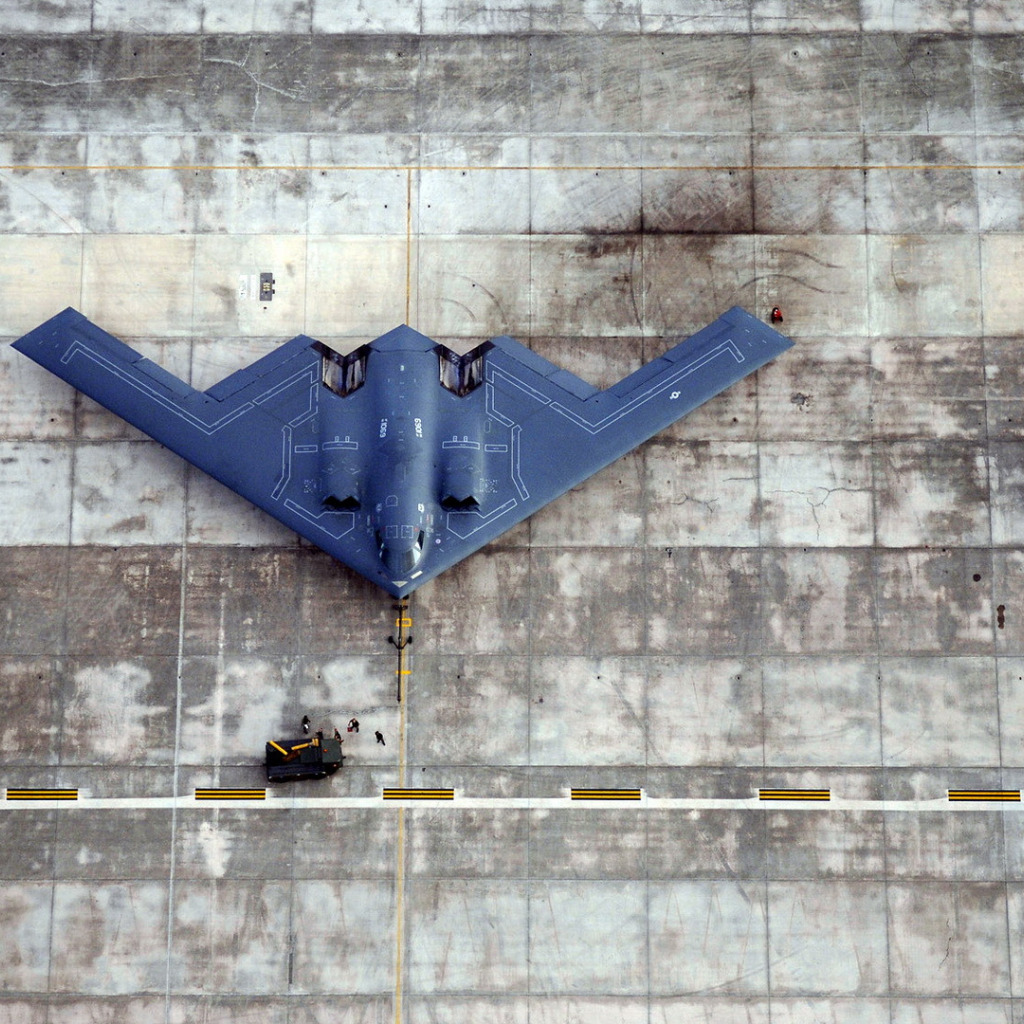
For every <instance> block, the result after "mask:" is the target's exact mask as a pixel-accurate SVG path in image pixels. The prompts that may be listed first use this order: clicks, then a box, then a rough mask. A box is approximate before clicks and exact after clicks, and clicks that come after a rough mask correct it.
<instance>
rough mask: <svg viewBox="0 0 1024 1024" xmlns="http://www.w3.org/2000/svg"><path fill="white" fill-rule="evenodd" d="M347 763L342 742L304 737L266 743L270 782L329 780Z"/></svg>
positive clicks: (317, 737) (318, 736)
mask: <svg viewBox="0 0 1024 1024" xmlns="http://www.w3.org/2000/svg"><path fill="white" fill-rule="evenodd" d="M344 760H345V758H344V756H343V755H342V753H341V740H336V739H331V738H327V739H325V738H324V737H323V736H321V735H320V734H319V733H318V734H317V735H316V736H304V737H303V738H302V739H301V740H268V741H267V781H268V782H297V781H298V780H299V779H326V778H327V776H328V775H333V774H334V773H335V772H336V771H337V770H338V769H339V768H340V767H341V765H342V762H343V761H344Z"/></svg>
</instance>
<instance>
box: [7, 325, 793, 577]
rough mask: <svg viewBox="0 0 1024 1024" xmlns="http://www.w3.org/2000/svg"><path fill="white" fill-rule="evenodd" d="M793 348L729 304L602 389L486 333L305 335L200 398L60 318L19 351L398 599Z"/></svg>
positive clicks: (119, 346)
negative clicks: (459, 350)
mask: <svg viewBox="0 0 1024 1024" xmlns="http://www.w3.org/2000/svg"><path fill="white" fill-rule="evenodd" d="M791 345H792V342H791V341H790V340H789V339H788V338H785V337H783V336H782V335H781V334H779V333H778V332H776V331H774V330H772V329H771V328H770V327H767V326H766V325H765V324H763V323H761V321H759V320H757V319H755V318H754V317H752V316H751V315H750V314H749V313H746V312H744V311H743V310H742V309H740V308H739V307H734V308H733V309H731V310H729V311H728V312H727V313H725V314H723V315H722V316H720V317H719V318H718V319H717V320H715V321H714V323H712V324H709V325H708V326H707V327H705V328H704V329H703V330H701V331H699V332H698V333H697V334H695V335H693V337H691V338H687V339H686V340H685V341H683V342H680V343H679V344H678V345H676V346H675V347H674V348H671V349H670V350H669V351H668V352H666V353H665V355H663V356H661V357H660V358H659V359H655V360H653V361H652V362H650V363H648V364H647V365H645V366H642V367H641V368H640V369H639V370H637V371H636V372H635V373H633V374H631V375H630V376H628V377H626V378H624V379H623V380H621V381H619V383H618V384H615V385H613V386H612V387H611V388H608V389H607V390H605V391H598V390H597V389H596V388H593V387H591V386H590V385H589V384H587V383H586V382H585V381H582V380H580V378H579V377H576V376H574V375H573V374H571V373H569V372H568V371H567V370H562V369H559V368H558V367H557V366H555V365H553V364H552V363H550V362H548V361H547V360H546V359H543V358H542V357H541V356H538V355H537V354H536V353H534V352H531V351H530V350H529V349H528V348H526V347H525V346H523V345H520V344H519V343H518V342H517V341H514V340H513V339H512V338H506V337H502V338H494V339H492V340H491V341H489V342H486V343H484V344H483V345H481V346H480V347H479V348H477V349H475V350H474V351H473V352H471V353H468V354H467V355H465V356H462V357H459V356H457V355H455V354H454V353H453V352H451V351H450V350H448V349H446V348H445V347H443V346H441V345H437V344H436V343H435V342H433V341H431V339H430V338H427V337H426V336H424V335H422V334H419V333H418V332H417V331H414V330H412V328H410V327H404V326H403V327H396V328H395V329H394V330H393V331H390V332H389V333H387V334H385V335H383V336H382V337H380V338H378V339H377V340H376V341H373V342H371V343H370V344H369V345H365V346H363V348H361V349H359V350H358V351H357V352H354V353H352V354H351V355H348V356H345V357H342V356H339V355H338V354H336V353H334V352H332V351H331V350H330V349H328V348H327V347H326V346H324V345H321V344H320V343H319V342H316V341H314V340H313V339H312V338H307V337H305V336H304V335H300V336H299V337H297V338H293V339H292V340H291V341H289V342H286V343H285V344H284V345H282V346H281V347H280V348H278V349H277V350H276V351H274V352H271V353H270V354H269V355H267V356H265V357H264V358H262V359H260V360H258V361H257V362H255V363H253V364H252V365H251V366H248V367H246V368H245V369H243V370H239V371H238V372H237V373H234V374H232V375H231V376H229V377H227V378H225V379H224V380H222V381H221V382H220V383H219V384H215V385H214V386H213V387H212V388H210V389H209V390H207V391H196V390H195V389H194V388H191V387H189V386H188V385H187V384H185V383H184V382H182V381H180V380H179V379H178V378H177V377H174V376H173V375H172V374H170V373H168V372H167V371H166V370H163V369H162V368H161V367H159V366H157V365H156V364H155V363H153V362H151V361H150V360H148V359H144V358H143V357H142V356H141V355H140V354H139V353H138V352H136V351H135V350H134V349H132V348H130V347H129V346H128V345H125V344H124V343H123V342H121V341H118V340H117V338H115V337H113V336H112V335H110V334H107V333H106V332H105V331H103V330H101V329H100V328H99V327H97V326H96V325H95V324H93V323H91V322H90V321H89V320H87V319H86V318H85V317H84V316H82V314H81V313H78V312H76V311H75V310H73V309H66V310H64V311H63V312H62V313H58V314H57V316H55V317H53V318H52V319H51V320H48V321H47V322H46V323H44V324H42V325H41V326H40V327H37V328H36V329H35V330H34V331H30V332H29V333H28V334H26V335H25V336H24V337H23V338H21V339H19V340H18V341H17V342H15V344H14V347H15V348H16V349H17V350H18V351H19V352H22V353H23V354H25V355H27V356H28V357H29V358H31V359H34V360H35V361H36V362H37V363H39V364H40V365H41V366H44V367H46V369H48V370H50V371H52V372H53V373H55V374H56V375H57V376H58V377H61V378H62V379H63V380H65V381H67V382H68V383H69V384H71V385H73V386H74V387H76V388H78V389H79V390H80V391H83V392H84V393H85V394H87V395H89V396H90V397H91V398H93V399H95V400H96V401H97V402H99V403H100V404H101V405H104V406H106V408H108V409H110V410H111V411H112V412H114V413H116V414H117V415H118V416H120V417H122V418H123V419H125V420H127V421H128V422H129V423H131V424H133V425H134V426H136V427H138V428H139V429H140V430H142V431H144V432H145V433H147V434H149V436H150V437H152V438H154V439H155V440H157V441H159V442H160V443H161V444H163V445H165V446H166V447H168V448H170V449H171V450H172V451H174V452H177V453H178V454H179V455H180V456H181V457H182V458H184V459H187V460H188V461H189V462H191V463H193V465H196V466H198V467H199V468H200V469H202V470H204V471H205V472H207V473H209V474H210V475H211V476H213V477H215V478H216V479H217V480H220V481H221V482H222V483H224V484H226V485H227V486H228V487H230V488H231V489H232V490H233V491H236V492H237V493H239V494H241V495H242V496H243V497H245V498H247V499H248V500H249V501H251V502H253V503H254V504H256V505H258V506H259V507H260V508H262V509H264V510H266V511H267V512H269V513H270V515H272V516H274V518H275V519H278V520H280V521H281V522H282V523H284V524H285V525H286V526H289V527H290V528H291V529H293V530H295V531H296V533H299V534H301V535H302V536H303V537H305V538H306V539H307V540H310V541H312V542H313V543H314V544H316V545H317V546H318V547H320V548H323V550H324V551H326V552H328V553H329V554H331V555H333V556H334V557H335V558H337V559H338V560H339V561H341V562H344V563H345V564H346V565H348V566H350V567H351V568H353V569H355V570H356V572H358V573H361V574H362V575H363V576H365V577H366V578H367V579H369V580H372V581H373V582H374V583H377V584H379V585H380V586H381V587H383V588H384V589H385V590H387V591H388V592H389V593H391V594H394V595H395V596H396V597H402V596H404V595H405V594H408V593H409V592H410V591H412V590H415V589H416V588H417V587H418V586H420V585H422V584H423V583H425V582H426V581H427V580H429V579H432V578H433V577H434V576H436V575H437V574H438V573H439V572H443V571H444V570H445V569H447V568H448V567H449V566H452V565H454V564H455V563H456V562H458V561H461V560H462V559H463V558H465V557H466V556H467V555H470V554H472V553H473V552H474V551H476V550H478V549H479V548H481V547H483V546H484V545H485V544H486V543H488V541H491V540H493V539H494V538H495V537H497V536H498V535H499V534H502V533H504V532H505V531H506V530H508V529H510V528H511V527H512V526H514V525H515V524H516V523H518V522H520V521H521V520H523V519H525V518H526V517H527V516H529V515H532V514H533V513H534V512H536V511H537V510H538V509H539V508H541V507H543V506H544V505H546V504H547V503H548V502H549V501H552V500H554V499H555V498H557V497H558V496H559V495H560V494H564V493H565V492H566V491H567V490H569V489H570V488H571V487H574V486H575V485H577V484H578V483H580V482H581V481H583V480H585V479H586V478H587V477H589V476H591V475H592V474H593V473H596V472H597V471H598V470H600V469H602V468H603V467H605V466H607V465H608V464H609V463H610V462H612V461H614V460H615V459H617V458H618V457H619V456H621V455H624V454H625V453H626V452H628V451H630V450H631V449H633V448H635V447H636V446H637V445H638V444H640V443H641V442H642V441H645V440H647V439H648V438H649V437H651V436H652V435H653V434H656V433H657V432H658V431H659V430H662V429H664V428H665V427H667V426H669V425H670V424H672V423H674V422H675V421H676V420H678V419H679V418H680V417H682V416H685V415H686V413H688V412H690V410H692V409H694V408H696V407H697V406H698V405H700V404H701V403H703V402H706V401H707V400H708V399H709V398H712V397H713V396H714V395H716V394H718V393H719V392H720V391H722V390H724V389H725V388H727V387H729V385H730V384H734V383H735V382H736V381H738V380H740V379H742V378H743V377H745V376H747V374H750V373H753V372H754V371H755V370H756V369H757V368H758V367H760V366H763V365H764V364H765V363H766V362H768V361H769V360H770V359H773V358H774V357H775V356H777V355H779V354H780V353H781V352H783V351H785V349H787V348H789V347H790V346H791Z"/></svg>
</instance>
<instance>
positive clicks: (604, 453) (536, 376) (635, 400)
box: [444, 306, 793, 564]
mask: <svg viewBox="0 0 1024 1024" xmlns="http://www.w3.org/2000/svg"><path fill="white" fill-rule="evenodd" d="M490 344H491V345H492V346H493V348H491V349H490V350H489V351H488V352H487V354H486V357H485V374H486V391H485V389H484V388H479V389H478V392H484V394H483V395H480V396H479V397H477V393H474V395H473V396H470V397H471V398H476V400H477V401H481V402H482V401H486V403H487V414H488V419H489V420H490V427H491V431H490V433H491V439H492V443H491V444H486V443H484V444H483V445H482V448H483V449H484V450H485V453H486V454H485V461H486V467H487V469H486V472H487V475H488V477H489V480H490V486H491V493H489V494H488V495H487V496H486V501H485V502H483V503H481V505H480V507H479V508H453V509H451V510H450V511H449V512H448V517H447V527H448V534H449V535H448V536H447V537H446V538H445V541H444V554H445V558H446V560H447V561H448V563H449V564H453V563H454V562H456V561H458V560H459V559H461V558H464V557H465V556H466V555H467V554H469V553H470V552H471V551H473V550H476V549H477V548H479V547H481V546H483V544H485V543H487V542H488V541H489V540H492V539H493V538H495V537H497V536H498V535H499V534H501V533H504V532H505V530H507V529H509V528H510V527H511V526H513V525H514V524H515V523H517V522H519V521H521V520H522V519H525V518H526V517H527V516H530V515H532V514H533V513H534V512H536V511H537V510H538V509H540V508H542V507H543V506H544V505H546V504H548V502H550V501H553V500H554V499H555V498H557V497H559V495H561V494H564V493H565V492H566V491H568V490H569V489H570V488H572V487H574V486H576V485H577V484H579V483H581V482H582V481H583V480H585V479H587V477H589V476H591V475H593V474H594V473H596V472H598V470H600V469H603V468H604V467H605V466H607V465H609V464H610V463H611V462H614V461H615V459H617V458H619V457H620V456H622V455H625V454H626V453H627V452H629V451H631V450H632V449H633V448H635V447H636V446H637V445H639V444H641V443H642V442H643V441H646V440H647V439H648V438H650V437H652V436H653V435H654V434H656V433H658V431H660V430H663V429H665V428H666V427H668V426H670V425H671V424H672V423H674V422H675V421H676V420H678V419H680V418H681V417H683V416H685V415H686V414H687V413H688V412H690V411H691V410H693V409H695V408H696V407H697V406H699V405H701V404H703V403H704V402H706V401H707V400H708V399H710V398H713V397H714V396H715V395H717V394H718V393H719V392H721V391H723V390H725V388H727V387H729V386H730V385H731V384H735V383H736V382H737V381H739V380H741V379H742V378H743V377H746V376H747V375H748V374H751V373H753V372H754V371H755V370H757V369H758V368H759V367H761V366H763V365H764V364H765V363H767V362H768V361H769V360H771V359H774V358H775V357H776V356H778V355H779V354H780V353H782V352H784V351H785V350H786V349H788V348H790V347H791V346H792V344H793V343H792V341H790V340H789V339H788V338H786V337H784V336H783V335H781V334H779V332H778V331H775V330H773V329H772V328H770V327H768V326H767V325H766V324H764V323H762V322H761V321H760V320H758V319H756V318H755V317H753V316H751V315H750V314H749V313H747V312H746V311H744V310H743V309H741V308H740V307H738V306H735V307H733V308H732V309H730V310H728V311H727V312H726V313H724V314H723V315H722V316H720V317H719V318H718V319H717V320H715V321H714V322H713V323H711V324H709V325H708V326H707V327H705V328H703V330H700V331H698V332H697V333H696V334H694V335H693V336H692V337H689V338H687V339H686V340H685V341H682V342H680V343H679V344H677V345H675V346H674V347H673V348H671V349H669V350H668V351H667V352H666V353H665V354H664V355H663V356H661V357H660V358H658V359H655V360H652V361H651V362H650V363H647V364H646V365H644V366H642V367H641V368H640V369H639V370H637V371H636V372H635V373H632V374H630V375H629V376H628V377H625V378H624V379H623V380H621V381H619V382H618V383H617V384H615V385H613V386H612V387H610V388H608V389H606V390H604V391H600V390H598V389H597V388H594V387H592V386H591V385H590V384H587V383H586V382H585V381H583V380H581V379H580V378H579V377H577V376H575V375H574V374H572V373H570V372H569V371H567V370H564V369H561V368H559V367H557V366H555V365H554V364H553V363H550V362H548V360H546V359H544V358H543V357H541V356H539V355H537V354H536V353H534V352H531V351H530V350H529V349H528V348H526V347H525V346H524V345H521V344H520V343H519V342H517V341H515V340H514V339H512V338H506V337H502V338H494V339H492V341H491V343H490ZM456 401H466V399H458V400H456ZM452 424H453V425H454V431H451V430H450V431H449V435H450V436H451V437H452V441H451V442H449V443H450V444H466V445H472V444H473V443H474V442H473V440H472V439H471V438H465V439H462V440H460V438H459V435H458V430H457V426H458V419H457V418H453V420H452ZM477 447H481V445H480V444H479V443H478V444H477Z"/></svg>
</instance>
